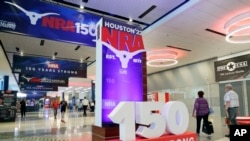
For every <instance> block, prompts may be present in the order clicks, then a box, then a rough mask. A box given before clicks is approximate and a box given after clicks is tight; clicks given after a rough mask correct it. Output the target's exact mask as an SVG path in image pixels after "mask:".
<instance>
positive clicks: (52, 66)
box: [48, 63, 59, 69]
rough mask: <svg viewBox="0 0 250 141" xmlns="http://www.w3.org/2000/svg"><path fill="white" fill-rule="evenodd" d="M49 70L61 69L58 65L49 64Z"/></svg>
mask: <svg viewBox="0 0 250 141" xmlns="http://www.w3.org/2000/svg"><path fill="white" fill-rule="evenodd" d="M48 68H52V69H59V65H58V64H53V63H49V64H48Z"/></svg>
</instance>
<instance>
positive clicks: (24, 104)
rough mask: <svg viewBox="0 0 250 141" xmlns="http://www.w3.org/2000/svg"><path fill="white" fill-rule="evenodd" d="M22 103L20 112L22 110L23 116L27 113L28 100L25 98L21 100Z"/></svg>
mask: <svg viewBox="0 0 250 141" xmlns="http://www.w3.org/2000/svg"><path fill="white" fill-rule="evenodd" d="M20 105H21V109H20V112H21V117H22V118H23V117H25V114H26V101H25V100H24V99H23V100H22V101H21V102H20Z"/></svg>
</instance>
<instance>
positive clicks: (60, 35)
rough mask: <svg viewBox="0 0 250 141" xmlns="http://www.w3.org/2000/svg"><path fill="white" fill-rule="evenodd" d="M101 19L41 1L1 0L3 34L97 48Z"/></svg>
mask: <svg viewBox="0 0 250 141" xmlns="http://www.w3.org/2000/svg"><path fill="white" fill-rule="evenodd" d="M99 19H100V16H98V15H94V14H91V13H86V12H80V11H77V10H75V9H71V8H67V7H63V6H60V5H56V4H52V3H48V2H42V1H40V0H1V1H0V31H4V32H9V33H15V34H16V33H17V34H22V35H27V36H33V37H38V38H43V39H49V40H57V41H64V42H70V43H76V44H82V45H86V46H91V47H95V42H94V41H93V39H95V36H96V32H95V24H96V23H97V22H98V20H99Z"/></svg>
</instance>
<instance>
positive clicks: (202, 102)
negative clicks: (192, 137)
mask: <svg viewBox="0 0 250 141" xmlns="http://www.w3.org/2000/svg"><path fill="white" fill-rule="evenodd" d="M203 95H204V92H203V91H199V92H198V98H196V100H195V102H194V108H193V117H195V118H196V134H197V136H199V135H200V127H201V120H202V119H203V124H205V126H206V129H210V128H209V123H208V115H209V105H208V101H207V99H205V98H204V97H203ZM208 139H211V133H208Z"/></svg>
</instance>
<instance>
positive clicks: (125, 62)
mask: <svg viewBox="0 0 250 141" xmlns="http://www.w3.org/2000/svg"><path fill="white" fill-rule="evenodd" d="M97 33H98V35H97V39H96V45H97V49H96V51H97V55H96V56H97V59H96V60H97V61H96V71H97V72H96V100H98V101H96V104H97V105H96V116H95V117H96V125H99V126H110V124H113V123H112V121H111V120H110V118H108V114H109V113H110V112H111V111H112V110H113V109H114V108H115V107H116V106H117V105H118V104H119V102H121V101H143V83H142V80H143V78H142V77H143V71H142V65H143V64H142V52H145V50H144V45H143V40H142V36H141V35H140V29H138V28H137V27H135V26H132V25H128V24H126V23H123V22H118V21H114V20H111V19H106V18H104V19H102V20H100V22H99V23H98V24H97ZM99 104H100V105H99ZM99 114H100V115H99Z"/></svg>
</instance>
